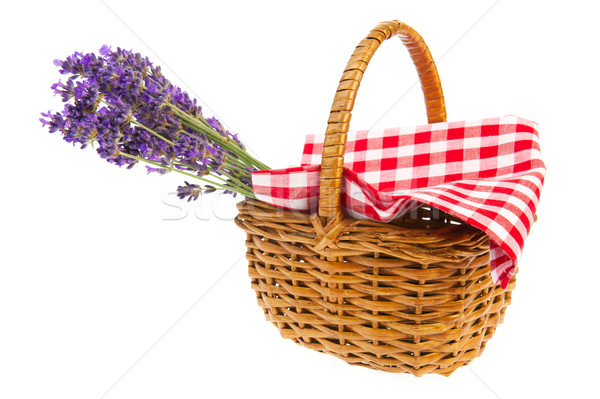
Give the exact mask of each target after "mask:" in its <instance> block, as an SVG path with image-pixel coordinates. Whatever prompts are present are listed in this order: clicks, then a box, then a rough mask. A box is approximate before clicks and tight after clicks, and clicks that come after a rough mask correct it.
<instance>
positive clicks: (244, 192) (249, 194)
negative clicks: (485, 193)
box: [119, 152, 256, 199]
mask: <svg viewBox="0 0 600 399" xmlns="http://www.w3.org/2000/svg"><path fill="white" fill-rule="evenodd" d="M119 155H123V156H124V157H127V158H131V159H135V160H137V161H141V162H145V163H147V164H150V165H153V166H157V167H159V168H163V169H168V170H172V171H175V172H177V173H180V174H182V175H185V176H188V177H192V178H194V179H198V180H201V181H203V182H205V183H208V184H211V185H213V186H216V187H219V188H221V189H222V190H231V191H235V192H237V193H239V194H242V195H245V196H246V197H250V198H254V199H256V197H255V196H254V193H252V192H251V191H249V190H247V189H245V188H242V187H239V186H237V187H231V186H226V185H223V184H219V183H216V182H214V181H212V180H208V179H204V178H202V177H200V176H197V175H193V174H191V173H188V172H185V171H183V170H179V169H177V168H166V167H165V166H164V165H163V164H161V163H159V162H155V161H150V160H149V159H145V158H141V157H138V156H135V155H131V154H128V153H125V152H119ZM211 176H212V177H217V178H219V177H218V176H215V175H211ZM221 180H223V179H221ZM228 183H229V182H228Z"/></svg>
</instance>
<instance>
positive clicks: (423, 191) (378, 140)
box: [252, 116, 546, 288]
mask: <svg viewBox="0 0 600 399" xmlns="http://www.w3.org/2000/svg"><path fill="white" fill-rule="evenodd" d="M324 138H325V137H324V136H323V135H308V136H307V138H306V143H305V146H304V152H303V154H302V163H301V166H300V167H292V168H287V169H279V170H264V171H257V172H254V173H253V175H252V184H253V189H254V192H255V195H256V197H257V198H258V199H259V200H261V201H263V202H266V203H269V204H272V205H275V206H278V207H281V208H285V209H290V210H297V211H303V212H309V213H314V212H316V211H317V208H318V201H319V176H320V171H321V166H320V164H321V153H322V151H323V141H324ZM545 172H546V168H545V165H544V163H543V161H542V160H541V154H540V146H539V140H538V133H537V126H536V124H535V123H534V122H531V121H529V120H526V119H523V118H519V117H516V116H503V117H498V118H486V119H480V120H471V121H461V122H439V123H432V124H427V125H420V126H411V127H401V128H388V129H379V130H371V131H356V132H353V133H349V134H348V139H347V143H346V152H345V156H344V171H343V181H342V193H341V207H342V210H343V212H344V213H345V214H347V215H348V216H350V217H352V218H354V219H370V220H375V221H379V222H390V221H392V220H393V219H396V218H398V217H402V216H404V215H406V214H410V212H412V211H415V210H416V209H417V208H418V207H419V206H421V205H423V204H426V205H429V206H433V207H435V208H438V209H440V210H442V211H444V212H446V213H448V214H450V215H452V216H454V217H456V218H457V219H460V220H462V221H463V222H465V223H468V224H470V225H472V226H474V227H476V228H478V229H480V230H482V231H484V232H485V233H486V234H487V235H488V236H489V237H490V270H491V274H492V279H493V281H494V283H500V284H501V285H502V288H506V286H507V285H508V283H509V281H510V280H511V278H512V277H513V275H514V274H515V272H516V266H517V262H518V259H519V257H520V254H521V252H522V250H523V245H524V243H525V238H526V237H527V235H528V233H529V231H530V228H531V225H532V224H533V221H534V217H535V213H536V207H537V204H538V201H539V197H540V191H541V189H542V185H543V182H544V176H545Z"/></svg>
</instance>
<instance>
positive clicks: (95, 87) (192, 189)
mask: <svg viewBox="0 0 600 399" xmlns="http://www.w3.org/2000/svg"><path fill="white" fill-rule="evenodd" d="M54 64H55V65H56V66H58V67H59V68H60V73H61V74H63V75H68V78H67V80H66V82H64V83H63V82H61V81H59V82H58V83H55V84H54V85H52V87H51V88H52V90H54V92H55V94H59V95H61V96H62V100H63V102H64V103H66V104H65V107H64V109H63V111H62V112H56V113H52V112H51V111H48V112H47V113H42V116H43V118H41V119H40V121H41V122H42V124H43V125H44V126H48V128H49V131H50V132H51V133H53V132H57V131H59V132H61V133H62V136H63V138H64V140H65V141H67V142H69V143H73V145H76V144H79V145H80V148H86V147H88V146H89V147H92V148H93V147H96V152H97V153H98V155H100V157H101V158H103V159H106V160H107V161H108V162H110V163H113V164H115V165H119V166H124V165H126V166H127V168H132V167H133V166H134V165H136V164H138V163H140V162H142V163H145V164H146V168H147V170H148V172H149V173H150V172H155V173H159V174H165V173H168V172H177V173H180V174H182V175H185V176H187V177H190V178H194V179H196V180H199V181H200V182H202V183H203V185H202V186H201V185H199V184H194V183H188V182H187V181H185V185H183V186H180V187H178V188H177V194H178V196H179V198H181V199H185V198H187V199H188V201H190V200H192V199H194V200H195V199H197V198H198V197H199V195H200V194H201V193H203V192H205V193H208V192H214V191H217V190H223V191H225V192H227V193H232V194H233V195H234V196H235V195H236V194H238V193H239V194H242V195H244V196H246V197H250V198H254V194H253V192H252V183H251V173H252V171H254V170H258V169H261V170H262V169H268V167H267V166H266V165H264V164H263V163H261V162H260V161H258V160H257V159H255V158H254V157H252V156H251V155H250V154H248V152H247V151H246V149H245V147H244V145H243V144H242V142H241V141H240V140H239V139H238V137H237V135H236V134H232V133H230V132H229V131H227V130H226V129H225V128H224V127H223V125H222V124H221V123H220V122H219V121H218V120H217V119H216V118H205V117H204V116H203V115H202V109H201V107H200V106H198V105H197V102H196V100H195V99H191V98H190V97H189V95H188V94H187V93H186V92H184V91H182V90H181V89H180V88H179V87H177V86H175V85H173V84H172V83H171V82H170V81H169V80H168V79H166V78H165V77H164V76H163V74H162V72H161V69H160V67H159V66H154V65H153V64H152V63H151V62H150V61H149V60H148V58H147V57H146V58H144V57H142V56H141V55H140V54H139V53H133V52H132V51H127V50H123V49H120V48H117V49H116V50H114V51H113V50H111V48H110V47H108V46H106V45H104V46H102V48H101V49H100V55H96V54H94V53H89V54H82V53H79V52H75V53H74V54H73V55H71V56H69V57H67V58H66V59H65V60H55V61H54Z"/></svg>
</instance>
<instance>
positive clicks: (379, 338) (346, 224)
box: [236, 21, 515, 376]
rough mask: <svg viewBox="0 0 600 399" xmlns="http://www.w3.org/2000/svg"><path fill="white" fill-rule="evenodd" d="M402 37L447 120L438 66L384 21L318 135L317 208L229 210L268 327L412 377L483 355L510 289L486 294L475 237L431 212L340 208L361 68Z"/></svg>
mask: <svg viewBox="0 0 600 399" xmlns="http://www.w3.org/2000/svg"><path fill="white" fill-rule="evenodd" d="M396 35H397V36H400V38H401V39H402V41H403V42H404V44H405V45H406V46H407V47H408V49H409V53H410V55H411V57H412V59H413V62H414V64H415V66H416V67H417V71H418V73H419V78H420V80H421V84H422V88H423V92H424V94H425V103H426V108H427V115H428V120H429V122H430V123H433V122H440V121H445V119H446V113H445V105H444V99H443V94H442V89H441V84H440V81H439V77H438V74H437V69H436V67H435V64H434V62H433V59H432V57H431V54H430V52H429V50H428V48H427V46H426V44H425V42H424V41H423V39H422V38H421V37H420V35H419V34H418V33H417V32H415V31H414V30H413V29H412V28H410V27H409V26H407V25H405V24H403V23H401V22H398V21H391V22H384V23H381V24H380V25H379V26H377V27H376V28H375V29H373V30H372V31H371V32H370V33H369V35H368V36H367V37H366V38H365V39H364V40H362V41H361V42H360V44H359V45H358V47H357V48H356V51H355V52H354V54H353V55H352V57H351V59H350V61H349V63H348V66H347V67H346V70H345V71H344V74H343V75H342V79H341V81H340V84H339V87H338V90H337V93H336V96H335V99H334V102H333V106H332V109H331V114H330V118H329V124H328V127H327V134H326V139H325V146H324V149H323V163H322V169H321V188H320V197H319V201H320V202H319V211H318V213H317V214H313V215H308V214H304V213H300V212H292V211H287V210H283V209H281V208H277V207H274V206H271V205H268V204H265V203H263V202H260V201H256V200H249V199H248V200H246V201H244V202H242V203H239V204H238V211H239V215H238V216H237V218H236V224H237V225H238V226H239V227H240V228H242V229H243V230H244V231H246V233H247V241H246V246H247V258H248V261H249V268H248V273H249V275H250V278H251V279H252V288H253V289H254V290H255V291H256V296H257V299H258V304H259V305H260V306H261V307H262V309H263V310H264V313H265V316H266V318H267V320H268V321H271V322H272V323H273V324H274V325H276V326H277V328H279V330H280V332H281V335H282V336H283V337H284V338H290V339H292V340H294V341H295V342H296V343H298V344H301V345H303V346H305V347H307V348H310V349H314V350H317V351H320V352H324V353H330V354H332V355H334V356H336V357H338V358H340V359H342V360H344V361H346V362H348V363H350V364H353V365H361V366H366V367H370V368H374V369H378V370H383V371H389V372H405V373H411V374H413V375H416V376H421V375H423V374H426V373H438V374H442V375H450V374H451V373H452V372H453V371H454V370H456V369H457V368H458V367H460V366H462V365H465V364H467V363H469V362H470V361H471V360H473V359H474V358H475V357H477V356H478V355H479V354H481V352H482V350H483V349H484V347H485V345H486V342H487V341H488V340H489V339H490V338H491V336H492V335H493V333H494V331H495V328H496V326H497V325H498V324H500V323H501V322H502V320H503V317H504V312H505V310H506V307H507V306H508V305H509V303H510V299H511V291H512V290H513V289H514V286H515V281H514V279H513V281H511V283H510V284H509V286H508V287H507V288H506V289H504V290H503V289H501V288H500V287H499V286H495V285H494V284H493V282H492V279H491V276H490V269H489V241H488V237H487V236H486V235H485V234H484V233H483V232H482V231H480V230H478V229H476V228H474V227H471V226H469V225H466V224H464V223H461V222H460V221H458V220H456V219H453V218H452V217H450V216H449V215H447V214H445V213H443V212H441V211H439V210H437V209H435V208H434V209H432V208H430V207H425V206H423V207H421V208H419V209H418V210H417V211H414V212H412V213H411V214H409V215H406V216H405V217H403V218H400V219H397V220H395V221H394V222H392V223H379V222H373V221H366V220H355V219H352V218H349V217H347V216H345V215H343V214H342V212H341V211H340V202H339V194H340V186H341V172H342V165H343V154H344V150H345V141H346V133H347V132H348V127H349V123H350V111H351V110H352V107H353V105H354V99H355V96H356V92H357V90H358V86H359V84H360V80H361V78H362V75H363V73H364V71H365V69H366V66H367V64H368V62H369V61H370V59H371V57H372V56H373V54H374V53H375V51H376V50H377V48H378V47H379V45H380V44H381V43H382V42H383V41H384V40H385V39H388V38H390V37H393V36H396Z"/></svg>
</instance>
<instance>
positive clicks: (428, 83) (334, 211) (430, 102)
mask: <svg viewBox="0 0 600 399" xmlns="http://www.w3.org/2000/svg"><path fill="white" fill-rule="evenodd" d="M396 35H398V36H399V37H400V39H401V40H402V43H404V45H405V46H406V47H407V48H408V52H409V53H410V57H411V58H412V60H413V63H414V65H415V67H416V68H417V72H418V74H419V80H420V81H421V88H422V89H423V94H424V96H425V107H426V108H427V119H428V121H429V123H436V122H445V121H446V106H445V104H444V94H443V92H442V84H441V82H440V78H439V76H438V72H437V68H436V66H435V63H434V61H433V57H432V56H431V53H430V52H429V48H428V47H427V44H425V41H424V40H423V38H422V37H421V35H419V34H418V33H417V32H416V31H415V30H414V29H413V28H411V27H410V26H408V25H406V24H404V23H402V22H400V21H387V22H382V23H380V24H379V25H377V26H376V27H375V29H373V30H372V31H371V32H370V33H369V34H368V35H367V37H366V38H364V39H363V40H362V41H361V42H360V43H359V44H358V46H357V47H356V50H354V53H353V54H352V56H351V57H350V61H348V65H346V69H345V70H344V73H343V74H342V78H341V79H340V83H339V85H338V88H337V91H336V93H335V97H334V99H333V104H332V106H331V112H330V113H329V120H328V121H327V130H326V132H325V142H324V144H323V155H322V161H321V180H320V181H321V183H320V184H321V187H320V189H319V213H318V214H319V216H320V217H321V218H325V219H332V218H334V217H335V216H336V215H338V214H339V213H340V191H341V186H342V172H343V168H344V152H345V151H346V133H348V128H349V127H350V118H351V116H352V114H351V111H352V108H353V107H354V99H355V98H356V92H357V90H358V87H359V86H360V81H361V79H362V76H363V74H364V72H365V70H366V68H367V65H368V64H369V61H370V60H371V57H373V54H375V51H376V50H377V48H379V45H380V44H381V43H383V41H384V40H386V39H389V38H391V37H394V36H396Z"/></svg>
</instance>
